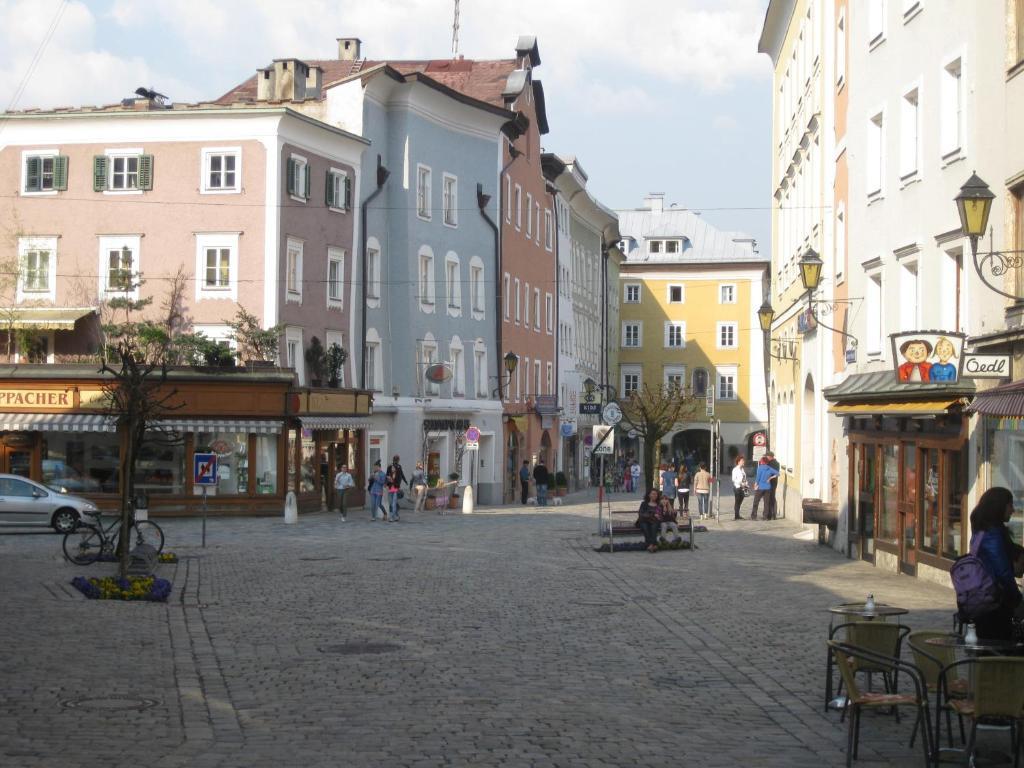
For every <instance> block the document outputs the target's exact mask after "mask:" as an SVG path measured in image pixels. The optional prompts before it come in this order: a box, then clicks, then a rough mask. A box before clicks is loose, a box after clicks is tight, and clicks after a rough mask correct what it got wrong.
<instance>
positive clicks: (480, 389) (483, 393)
mask: <svg viewBox="0 0 1024 768" xmlns="http://www.w3.org/2000/svg"><path fill="white" fill-rule="evenodd" d="M487 381H488V378H487V345H486V344H485V343H484V340H483V339H477V340H476V341H475V342H474V343H473V387H474V388H475V390H476V396H477V398H478V399H479V398H486V397H487V395H488V392H487Z"/></svg>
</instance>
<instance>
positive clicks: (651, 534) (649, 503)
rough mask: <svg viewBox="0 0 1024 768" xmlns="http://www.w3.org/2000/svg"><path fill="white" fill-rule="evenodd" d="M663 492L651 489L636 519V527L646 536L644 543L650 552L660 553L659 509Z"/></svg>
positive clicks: (641, 504) (641, 503)
mask: <svg viewBox="0 0 1024 768" xmlns="http://www.w3.org/2000/svg"><path fill="white" fill-rule="evenodd" d="M660 498H661V492H660V491H658V489H657V488H651V490H649V491H648V492H647V498H646V499H644V500H643V501H642V502H640V511H639V513H638V514H637V518H636V527H637V528H639V529H640V530H641V531H642V532H643V534H644V543H645V544H646V545H647V551H648V552H657V551H658V509H659V500H660Z"/></svg>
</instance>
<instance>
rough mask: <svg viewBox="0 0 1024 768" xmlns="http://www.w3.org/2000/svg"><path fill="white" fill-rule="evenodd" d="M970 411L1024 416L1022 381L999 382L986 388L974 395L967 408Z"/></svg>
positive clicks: (993, 414) (1017, 416) (1011, 416)
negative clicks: (999, 383) (997, 384)
mask: <svg viewBox="0 0 1024 768" xmlns="http://www.w3.org/2000/svg"><path fill="white" fill-rule="evenodd" d="M967 410H968V412H970V413H981V414H984V415H985V416H1005V417H1009V418H1017V419H1019V418H1021V417H1024V381H1014V382H1011V383H1009V384H1001V385H1000V386H998V387H993V388H992V389H986V390H983V391H981V392H979V393H978V394H977V395H975V396H974V402H973V403H971V406H970V408H968V409H967Z"/></svg>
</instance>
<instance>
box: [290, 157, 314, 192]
mask: <svg viewBox="0 0 1024 768" xmlns="http://www.w3.org/2000/svg"><path fill="white" fill-rule="evenodd" d="M288 194H289V195H292V196H293V197H296V198H298V199H301V200H302V202H305V201H306V200H309V165H307V163H306V158H304V157H299V156H297V155H293V156H292V157H290V158H289V159H288Z"/></svg>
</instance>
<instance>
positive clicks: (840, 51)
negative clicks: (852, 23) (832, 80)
mask: <svg viewBox="0 0 1024 768" xmlns="http://www.w3.org/2000/svg"><path fill="white" fill-rule="evenodd" d="M845 84H846V6H845V5H844V6H843V7H842V8H840V9H839V13H838V15H837V18H836V88H839V89H842V87H843V85H845Z"/></svg>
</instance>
